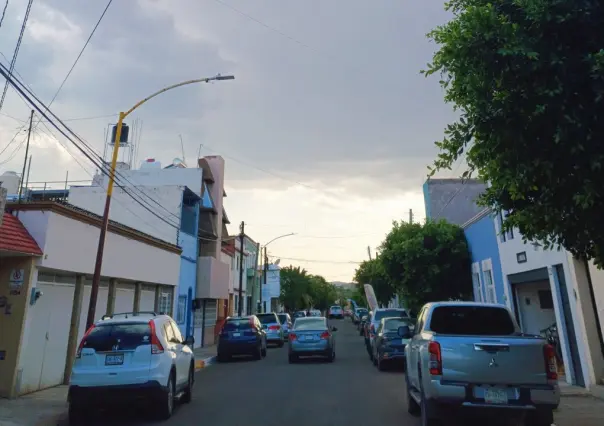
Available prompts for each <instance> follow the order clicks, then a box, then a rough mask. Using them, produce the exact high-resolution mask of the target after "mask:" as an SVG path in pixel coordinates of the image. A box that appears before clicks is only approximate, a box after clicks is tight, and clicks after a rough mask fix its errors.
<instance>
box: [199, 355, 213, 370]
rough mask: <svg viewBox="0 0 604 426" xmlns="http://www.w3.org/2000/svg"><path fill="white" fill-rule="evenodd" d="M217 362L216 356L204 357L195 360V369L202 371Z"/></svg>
mask: <svg viewBox="0 0 604 426" xmlns="http://www.w3.org/2000/svg"><path fill="white" fill-rule="evenodd" d="M215 362H216V356H211V357H208V358H204V359H196V360H195V371H196V372H197V371H200V370H201V369H203V368H206V367H209V366H210V365H212V364H214V363H215Z"/></svg>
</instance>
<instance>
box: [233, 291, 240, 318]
mask: <svg viewBox="0 0 604 426" xmlns="http://www.w3.org/2000/svg"><path fill="white" fill-rule="evenodd" d="M233 309H234V315H237V313H238V312H239V295H237V294H236V295H235V303H234V305H233Z"/></svg>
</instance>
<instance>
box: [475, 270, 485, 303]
mask: <svg viewBox="0 0 604 426" xmlns="http://www.w3.org/2000/svg"><path fill="white" fill-rule="evenodd" d="M472 285H473V286H474V300H475V301H476V302H484V300H483V297H482V285H481V283H480V270H479V268H478V262H476V263H474V264H473V265H472Z"/></svg>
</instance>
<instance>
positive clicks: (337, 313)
mask: <svg viewBox="0 0 604 426" xmlns="http://www.w3.org/2000/svg"><path fill="white" fill-rule="evenodd" d="M327 317H328V318H330V319H331V318H338V319H342V318H344V311H343V310H342V307H341V306H340V305H333V306H331V307H330V308H329V311H328V313H327Z"/></svg>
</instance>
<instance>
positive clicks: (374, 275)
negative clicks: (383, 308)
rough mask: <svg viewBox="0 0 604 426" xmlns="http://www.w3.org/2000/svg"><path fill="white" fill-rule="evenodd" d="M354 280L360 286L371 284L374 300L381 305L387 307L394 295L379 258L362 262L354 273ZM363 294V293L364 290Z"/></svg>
mask: <svg viewBox="0 0 604 426" xmlns="http://www.w3.org/2000/svg"><path fill="white" fill-rule="evenodd" d="M354 280H355V281H356V282H357V283H359V284H360V285H361V286H362V285H363V284H371V286H372V287H373V291H374V292H375V298H376V299H377V302H378V303H379V304H381V305H387V304H388V302H389V301H390V300H392V298H393V297H394V295H395V294H396V292H395V287H394V286H393V283H392V280H391V279H390V276H388V274H387V273H386V270H385V269H384V264H383V263H382V259H381V257H380V256H376V257H375V258H374V259H372V260H366V261H364V262H362V263H361V264H360V265H359V267H358V268H357V270H356V271H355V273H354ZM363 293H365V290H364V289H363ZM365 300H366V299H365Z"/></svg>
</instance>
